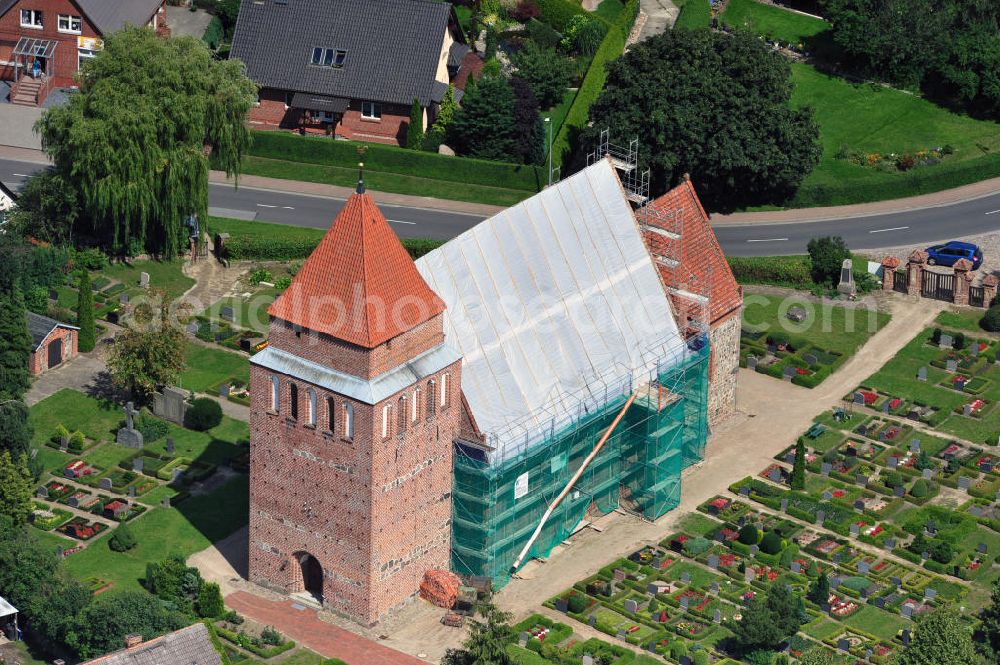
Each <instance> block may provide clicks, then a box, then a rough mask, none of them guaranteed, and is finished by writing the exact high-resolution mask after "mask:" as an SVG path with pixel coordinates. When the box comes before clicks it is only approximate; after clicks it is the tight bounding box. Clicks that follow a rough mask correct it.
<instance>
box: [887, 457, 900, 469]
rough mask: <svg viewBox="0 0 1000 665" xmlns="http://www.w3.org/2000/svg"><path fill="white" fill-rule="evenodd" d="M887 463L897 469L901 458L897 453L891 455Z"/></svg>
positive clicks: (891, 467)
mask: <svg viewBox="0 0 1000 665" xmlns="http://www.w3.org/2000/svg"><path fill="white" fill-rule="evenodd" d="M886 463H887V464H888V465H889V468H890V469H895V468H896V467H897V466H899V458H898V457H896V456H895V455H889V458H888V459H887V460H886Z"/></svg>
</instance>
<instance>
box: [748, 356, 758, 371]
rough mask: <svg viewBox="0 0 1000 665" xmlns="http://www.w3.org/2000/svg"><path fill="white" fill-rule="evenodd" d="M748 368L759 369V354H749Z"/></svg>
mask: <svg viewBox="0 0 1000 665" xmlns="http://www.w3.org/2000/svg"><path fill="white" fill-rule="evenodd" d="M747 369H752V370H755V371H756V369H757V356H747Z"/></svg>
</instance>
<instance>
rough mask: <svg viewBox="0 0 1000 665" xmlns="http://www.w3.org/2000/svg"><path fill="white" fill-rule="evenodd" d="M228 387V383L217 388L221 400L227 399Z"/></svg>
mask: <svg viewBox="0 0 1000 665" xmlns="http://www.w3.org/2000/svg"><path fill="white" fill-rule="evenodd" d="M229 391H230V386H229V384H228V383H223V384H222V385H221V386H219V397H221V398H222V399H229Z"/></svg>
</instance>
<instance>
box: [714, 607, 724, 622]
mask: <svg viewBox="0 0 1000 665" xmlns="http://www.w3.org/2000/svg"><path fill="white" fill-rule="evenodd" d="M712 621H714V622H715V623H722V610H720V609H718V608H716V609H715V615H714V616H713V617H712Z"/></svg>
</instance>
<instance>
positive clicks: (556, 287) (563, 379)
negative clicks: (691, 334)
mask: <svg viewBox="0 0 1000 665" xmlns="http://www.w3.org/2000/svg"><path fill="white" fill-rule="evenodd" d="M417 268H418V269H419V270H420V273H421V275H422V276H423V277H424V279H425V280H426V281H427V283H428V284H429V285H430V287H431V288H432V289H433V290H434V291H435V292H436V293H437V294H438V295H439V296H440V297H441V298H442V299H443V300H444V301H445V303H447V306H448V309H447V311H446V313H445V332H446V335H447V341H448V343H449V344H450V345H451V346H453V347H454V348H456V349H458V350H459V351H460V352H461V354H462V356H463V358H464V360H463V363H462V388H463V392H464V394H465V397H466V399H467V400H468V403H469V407H470V409H471V411H472V414H473V417H474V418H475V420H476V423H477V425H478V426H479V428H480V430H482V431H483V432H484V433H488V434H490V435H492V436H491V443H492V444H493V445H495V446H497V447H498V450H497V453H496V454H495V455H494V460H496V459H502V458H503V457H504V456H505V455H504V454H503V453H504V450H503V449H504V448H505V447H507V446H511V445H513V444H517V445H519V444H520V443H521V442H522V441H524V440H525V438H526V433H529V432H530V431H531V430H536V431H542V430H543V429H544V430H546V431H547V430H548V429H550V428H551V427H553V426H558V425H559V424H563V423H564V422H565V421H566V420H568V419H570V418H572V417H573V416H574V414H575V409H576V407H578V406H579V403H580V399H581V397H582V398H583V399H590V398H593V399H597V398H598V397H599V394H600V393H604V392H605V391H607V390H608V389H609V388H610V387H612V384H620V382H621V380H622V377H626V376H628V377H634V378H635V380H636V381H637V382H642V381H644V380H646V378H647V377H648V375H649V374H650V373H651V372H652V371H654V370H655V368H656V363H657V360H658V359H662V358H665V357H666V356H675V357H676V356H677V354H682V353H684V352H685V349H686V347H685V343H684V340H683V338H682V336H681V335H680V333H679V331H678V329H677V324H676V322H675V320H674V317H673V314H672V313H671V310H670V305H669V302H668V300H667V298H666V296H665V294H664V291H663V287H662V285H661V282H660V279H659V276H658V275H657V272H656V268H655V267H654V265H653V261H652V259H651V258H650V255H649V253H648V251H647V250H646V247H645V244H644V243H643V239H642V236H641V233H640V230H639V228H638V226H637V224H636V221H635V217H634V216H633V213H632V209H631V206H630V205H629V204H628V201H627V200H626V198H625V194H624V192H623V190H622V188H621V184H620V182H619V180H618V177H617V175H616V174H615V171H614V169H613V167H612V166H611V165H610V163H609V162H608V161H607V160H601V161H599V162H597V163H595V164H593V165H592V166H590V167H588V168H587V169H585V170H583V171H580V172H579V173H576V174H574V175H573V176H571V177H569V178H567V179H566V180H563V181H562V182H560V183H558V184H556V185H554V186H552V187H549V188H548V189H546V190H545V191H543V192H541V193H539V194H537V195H535V196H533V197H531V198H530V199H528V200H526V201H523V202H521V203H519V204H517V205H515V206H513V207H511V208H509V209H507V210H505V211H503V212H501V213H499V214H498V215H495V216H494V217H491V218H490V219H487V220H485V221H484V222H482V223H480V224H478V225H476V226H475V227H473V228H472V229H470V230H469V231H467V232H465V233H463V234H462V235H460V236H458V237H457V238H455V239H454V240H452V241H450V242H448V243H447V244H445V245H443V246H442V247H440V248H439V249H437V250H435V251H433V252H430V253H429V254H427V255H425V256H424V257H422V258H421V259H419V260H418V261H417Z"/></svg>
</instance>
